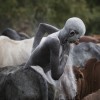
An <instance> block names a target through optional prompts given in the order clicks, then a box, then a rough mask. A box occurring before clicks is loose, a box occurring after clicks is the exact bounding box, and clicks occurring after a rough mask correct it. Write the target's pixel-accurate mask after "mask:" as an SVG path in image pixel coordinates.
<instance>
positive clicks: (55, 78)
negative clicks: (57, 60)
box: [52, 74, 62, 80]
mask: <svg viewBox="0 0 100 100" xmlns="http://www.w3.org/2000/svg"><path fill="white" fill-rule="evenodd" d="M61 75H62V74H52V78H53V79H54V80H58V79H59V78H60V77H61Z"/></svg>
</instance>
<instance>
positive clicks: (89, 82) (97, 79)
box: [0, 28, 100, 100]
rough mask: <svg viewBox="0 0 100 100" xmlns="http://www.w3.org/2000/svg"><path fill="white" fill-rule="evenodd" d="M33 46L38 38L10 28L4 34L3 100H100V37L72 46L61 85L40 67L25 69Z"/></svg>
mask: <svg viewBox="0 0 100 100" xmlns="http://www.w3.org/2000/svg"><path fill="white" fill-rule="evenodd" d="M44 39H45V37H43V38H42V40H41V41H43V40H44ZM33 43H34V37H32V38H30V37H29V36H27V35H26V34H23V33H17V32H16V31H15V30H12V29H10V28H8V29H6V30H4V31H3V32H2V33H1V36H0V100H100V45H99V43H100V38H99V36H96V35H95V36H94V37H93V36H84V37H82V38H81V39H80V43H79V44H78V45H74V44H71V51H70V54H69V58H68V61H67V64H66V67H65V70H64V73H63V75H62V76H61V78H60V79H59V80H58V81H54V80H53V79H52V78H51V76H50V71H49V72H48V73H46V74H45V73H44V71H43V70H42V68H40V67H39V66H36V67H35V66H31V67H29V68H24V67H23V65H24V64H25V63H26V62H27V60H28V59H29V57H30V55H31V52H32V50H33V49H32V46H33ZM76 92H77V94H76ZM48 98H49V99H48Z"/></svg>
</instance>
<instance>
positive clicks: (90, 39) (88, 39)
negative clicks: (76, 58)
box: [79, 36, 100, 43]
mask: <svg viewBox="0 0 100 100" xmlns="http://www.w3.org/2000/svg"><path fill="white" fill-rule="evenodd" d="M79 42H93V43H100V38H97V37H92V36H82V37H81V38H80V41H79Z"/></svg>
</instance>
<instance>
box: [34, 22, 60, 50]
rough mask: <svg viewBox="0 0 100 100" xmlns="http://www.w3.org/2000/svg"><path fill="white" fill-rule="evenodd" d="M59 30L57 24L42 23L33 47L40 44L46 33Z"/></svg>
mask: <svg viewBox="0 0 100 100" xmlns="http://www.w3.org/2000/svg"><path fill="white" fill-rule="evenodd" d="M57 31H59V29H58V28H56V27H55V26H52V25H49V24H46V23H40V24H39V28H38V31H37V33H36V35H35V39H34V43H33V49H35V48H36V47H37V45H39V43H40V41H41V39H42V37H43V36H44V34H45V33H48V34H51V33H54V32H57Z"/></svg>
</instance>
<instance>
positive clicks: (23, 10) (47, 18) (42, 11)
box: [0, 0, 100, 35]
mask: <svg viewBox="0 0 100 100" xmlns="http://www.w3.org/2000/svg"><path fill="white" fill-rule="evenodd" d="M99 2H100V1H99V0H0V32H1V31H3V29H5V28H7V27H10V28H13V29H15V30H17V31H23V32H26V33H28V34H29V35H33V33H34V32H36V29H37V27H38V25H39V23H40V22H45V23H49V24H52V25H55V26H56V27H58V28H62V27H63V25H64V24H65V22H66V20H67V19H68V18H69V17H73V16H77V17H80V18H81V19H82V20H83V21H84V22H85V24H86V27H87V32H86V34H87V35H89V34H99V33H100V3H99Z"/></svg>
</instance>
